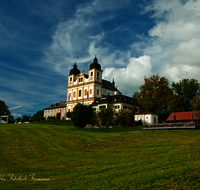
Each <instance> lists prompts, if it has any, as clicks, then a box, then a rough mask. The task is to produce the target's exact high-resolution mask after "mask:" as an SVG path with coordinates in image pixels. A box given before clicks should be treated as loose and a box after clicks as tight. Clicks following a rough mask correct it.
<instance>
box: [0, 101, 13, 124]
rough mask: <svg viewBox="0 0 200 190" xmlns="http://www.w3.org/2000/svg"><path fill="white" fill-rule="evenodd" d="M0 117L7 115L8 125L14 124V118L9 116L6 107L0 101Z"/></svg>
mask: <svg viewBox="0 0 200 190" xmlns="http://www.w3.org/2000/svg"><path fill="white" fill-rule="evenodd" d="M0 115H1V116H2V115H8V123H15V119H14V117H13V116H12V115H11V113H10V111H9V109H8V106H7V105H6V103H5V102H4V101H2V100H0Z"/></svg>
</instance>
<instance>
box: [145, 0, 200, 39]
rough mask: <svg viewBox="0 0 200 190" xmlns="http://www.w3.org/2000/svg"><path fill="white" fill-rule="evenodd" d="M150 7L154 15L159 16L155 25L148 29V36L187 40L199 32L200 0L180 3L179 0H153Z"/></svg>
mask: <svg viewBox="0 0 200 190" xmlns="http://www.w3.org/2000/svg"><path fill="white" fill-rule="evenodd" d="M151 9H153V10H154V11H155V14H154V17H161V16H162V20H163V21H161V22H160V21H159V22H158V23H157V25H156V26H155V27H154V28H152V29H151V30H150V31H149V34H150V36H157V37H159V39H160V40H189V39H191V38H193V37H197V36H198V37H199V34H200V1H199V0H197V1H193V0H189V1H187V2H186V3H185V4H182V3H181V2H180V1H179V0H173V1H170V3H169V1H168V0H164V1H158V0H156V1H154V4H153V5H152V6H151Z"/></svg>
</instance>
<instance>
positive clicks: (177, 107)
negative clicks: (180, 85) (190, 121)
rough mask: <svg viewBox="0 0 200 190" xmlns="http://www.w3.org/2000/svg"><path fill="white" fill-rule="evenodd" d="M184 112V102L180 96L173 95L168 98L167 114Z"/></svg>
mask: <svg viewBox="0 0 200 190" xmlns="http://www.w3.org/2000/svg"><path fill="white" fill-rule="evenodd" d="M182 111H184V101H183V98H182V96H180V95H177V94H173V95H171V96H170V97H169V112H182Z"/></svg>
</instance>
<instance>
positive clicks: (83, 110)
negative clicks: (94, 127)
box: [71, 104, 93, 128]
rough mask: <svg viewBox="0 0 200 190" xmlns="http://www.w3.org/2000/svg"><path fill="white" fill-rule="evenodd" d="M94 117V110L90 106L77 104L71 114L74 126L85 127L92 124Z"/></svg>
mask: <svg viewBox="0 0 200 190" xmlns="http://www.w3.org/2000/svg"><path fill="white" fill-rule="evenodd" d="M92 117H93V109H92V107H90V106H87V105H83V104H77V105H76V106H75V107H74V109H73V111H72V112H71V120H72V122H73V124H74V126H77V127H80V128H82V127H85V126H86V124H91V122H92Z"/></svg>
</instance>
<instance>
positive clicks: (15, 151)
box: [0, 123, 200, 190]
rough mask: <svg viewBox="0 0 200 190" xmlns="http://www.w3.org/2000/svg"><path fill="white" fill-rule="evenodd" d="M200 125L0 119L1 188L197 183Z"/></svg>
mask: <svg viewBox="0 0 200 190" xmlns="http://www.w3.org/2000/svg"><path fill="white" fill-rule="evenodd" d="M199 176H200V130H173V131H170V130H165V131H143V130H142V128H141V127H137V128H133V127H129V128H114V129H109V128H106V129H76V128H74V127H72V126H70V125H66V123H40V124H21V125H14V124H13V125H9V124H1V125H0V188H1V189H41V190H44V189H59V190H60V189H199V188H200V178H199Z"/></svg>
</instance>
